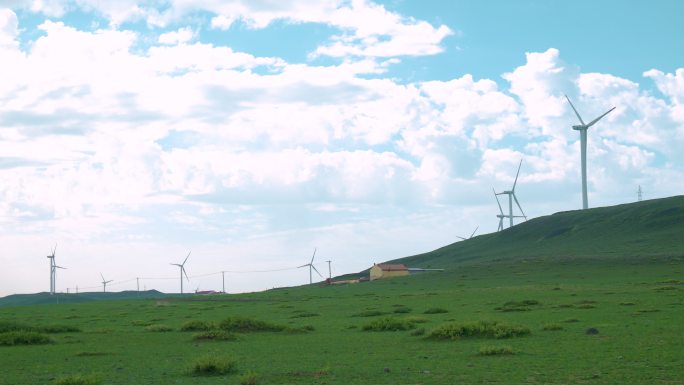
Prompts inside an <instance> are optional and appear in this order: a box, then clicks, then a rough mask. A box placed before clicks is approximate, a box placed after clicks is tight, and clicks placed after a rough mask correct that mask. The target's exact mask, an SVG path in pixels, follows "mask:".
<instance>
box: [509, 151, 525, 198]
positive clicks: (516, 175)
mask: <svg viewBox="0 0 684 385" xmlns="http://www.w3.org/2000/svg"><path fill="white" fill-rule="evenodd" d="M522 161H523V160H522V159H520V164H519V165H518V172H516V173H515V181H514V182H513V188H512V189H511V191H515V185H516V184H517V183H518V175H520V167H521V166H522Z"/></svg>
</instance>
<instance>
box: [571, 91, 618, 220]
mask: <svg viewBox="0 0 684 385" xmlns="http://www.w3.org/2000/svg"><path fill="white" fill-rule="evenodd" d="M565 98H566V99H568V103H570V107H572V110H573V111H575V115H577V119H579V121H580V123H582V124H579V125H576V126H572V129H573V130H577V131H579V132H580V149H581V150H580V151H581V156H582V208H583V209H585V210H586V209H587V208H589V199H588V198H587V129H589V127H591V126H593V125H594V124H596V122H598V121H599V120H601V118H603V117H604V116H606V115H608V113H609V112H611V111H613V110H614V109H615V107H613V108H611V109H610V110H608V111H606V112H605V113H604V114H603V115H601V116H599V117H598V118H596V119H594V120H592V121H591V122H589V124H584V120H582V117H581V116H580V114H579V112H577V109H576V108H575V106H574V105H573V104H572V102H571V101H570V98H569V97H568V95H565Z"/></svg>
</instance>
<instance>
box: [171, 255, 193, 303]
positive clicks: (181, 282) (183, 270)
mask: <svg viewBox="0 0 684 385" xmlns="http://www.w3.org/2000/svg"><path fill="white" fill-rule="evenodd" d="M190 253H192V251H191V252H189V253H188V256H187V257H185V260H184V261H183V263H180V264H178V263H170V265H174V266H178V267H179V268H180V287H181V294H183V274H185V278H186V279H187V280H188V282H190V278H188V273H186V272H185V262H187V261H188V258H190Z"/></svg>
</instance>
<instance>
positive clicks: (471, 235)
mask: <svg viewBox="0 0 684 385" xmlns="http://www.w3.org/2000/svg"><path fill="white" fill-rule="evenodd" d="M502 214H503V213H502ZM479 228H480V226H479V225H478V226H477V227H476V228H475V230H473V233H472V234H470V236H469V237H468V238H463V237H461V236H459V235H457V236H456V238H459V239H461V240H464V241H465V240H466V239H470V238H472V237H473V235H475V232H477V229H479Z"/></svg>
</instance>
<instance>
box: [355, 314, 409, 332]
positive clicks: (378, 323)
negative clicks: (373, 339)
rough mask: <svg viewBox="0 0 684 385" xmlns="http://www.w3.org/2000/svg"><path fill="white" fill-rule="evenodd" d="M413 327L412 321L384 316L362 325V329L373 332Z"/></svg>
mask: <svg viewBox="0 0 684 385" xmlns="http://www.w3.org/2000/svg"><path fill="white" fill-rule="evenodd" d="M415 327H416V326H415V322H413V321H410V320H406V319H399V318H393V317H385V318H380V319H376V320H373V321H371V322H370V323H369V324H367V325H364V326H363V328H362V330H364V331H374V332H387V331H399V330H410V329H413V328H415Z"/></svg>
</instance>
